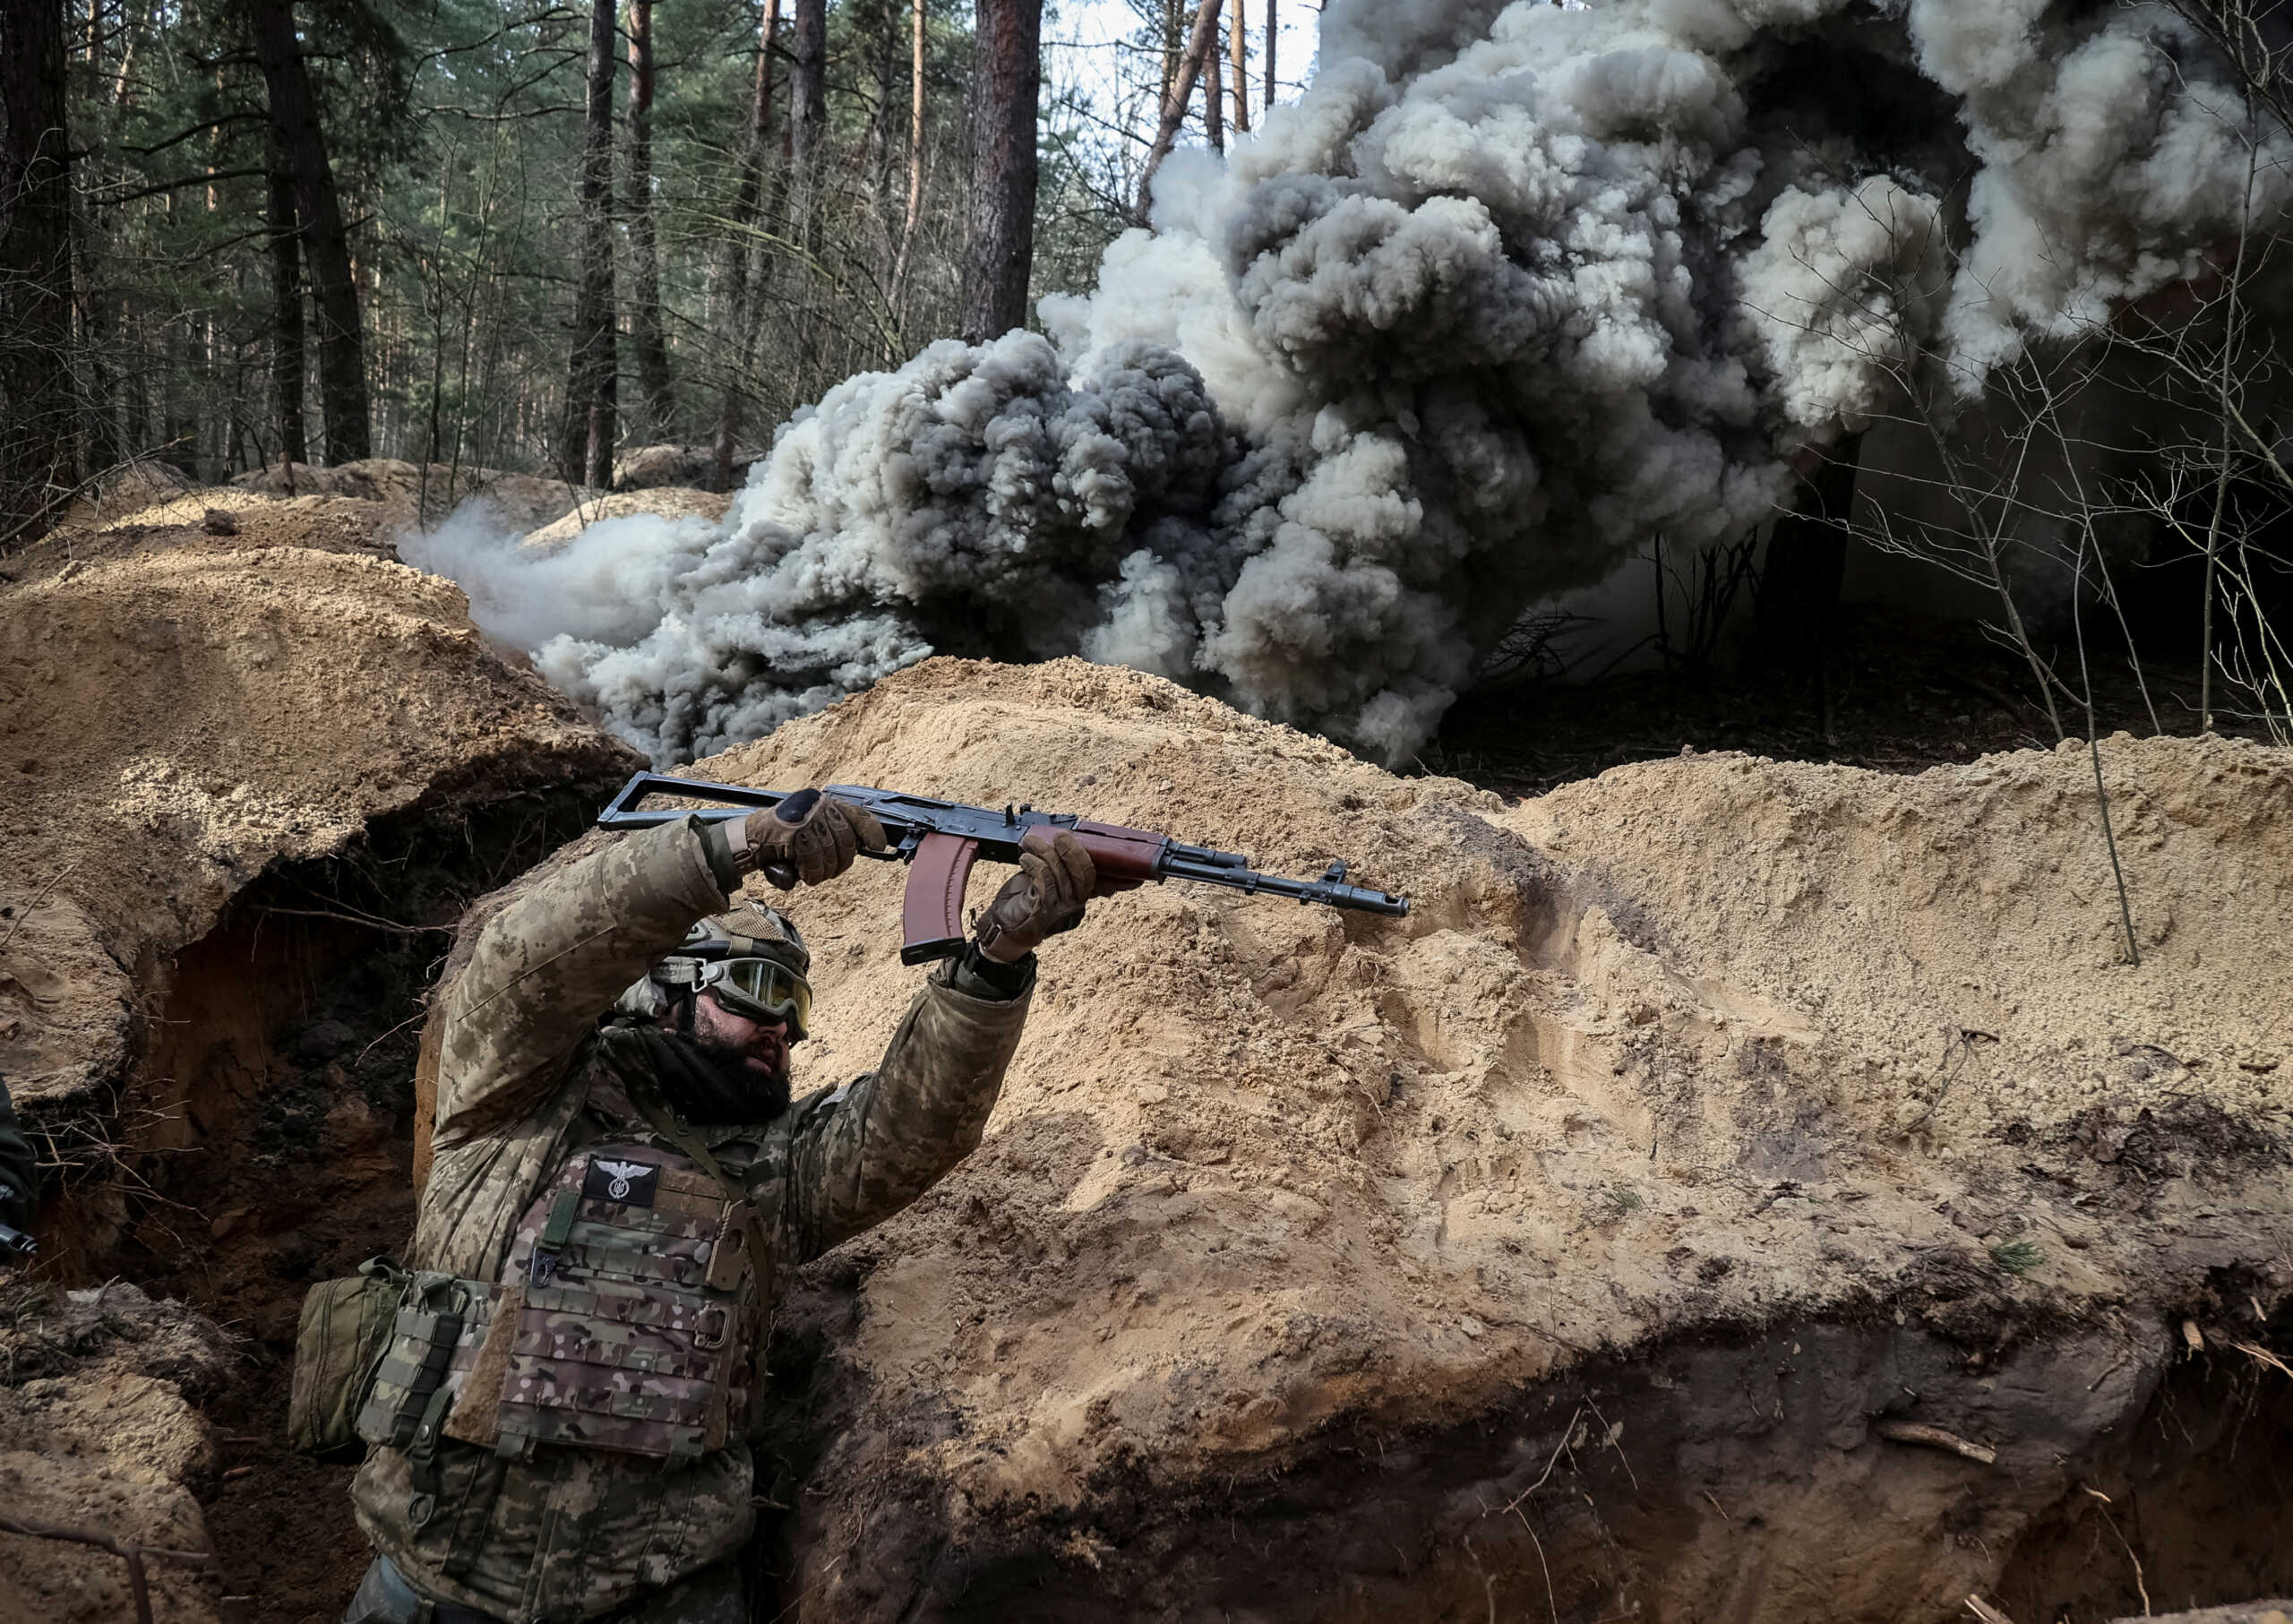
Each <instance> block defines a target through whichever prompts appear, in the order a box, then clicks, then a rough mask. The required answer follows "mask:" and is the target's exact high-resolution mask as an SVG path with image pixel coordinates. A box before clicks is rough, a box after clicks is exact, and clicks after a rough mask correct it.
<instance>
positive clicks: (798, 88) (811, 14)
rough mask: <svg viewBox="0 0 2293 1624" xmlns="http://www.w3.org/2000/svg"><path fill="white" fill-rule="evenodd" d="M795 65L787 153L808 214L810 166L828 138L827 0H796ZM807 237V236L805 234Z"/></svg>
mask: <svg viewBox="0 0 2293 1624" xmlns="http://www.w3.org/2000/svg"><path fill="white" fill-rule="evenodd" d="M794 21H795V37H794V39H793V40H791V42H790V44H791V46H792V47H793V51H792V54H793V55H794V57H795V59H796V60H795V65H794V69H793V70H792V73H791V76H790V79H789V82H788V134H789V142H790V148H789V150H790V155H791V156H792V157H793V158H794V159H795V164H796V186H797V191H798V193H799V194H800V196H801V197H802V198H803V202H801V203H800V204H799V207H800V208H801V209H802V211H803V213H804V215H805V216H806V217H807V218H809V216H810V215H811V213H812V199H811V193H812V190H813V188H812V178H813V176H812V168H813V166H814V165H815V164H816V163H818V162H819V161H820V146H821V143H822V142H825V141H826V140H827V139H828V0H796V11H795V18H794ZM806 240H807V241H809V240H810V237H809V236H807V238H806Z"/></svg>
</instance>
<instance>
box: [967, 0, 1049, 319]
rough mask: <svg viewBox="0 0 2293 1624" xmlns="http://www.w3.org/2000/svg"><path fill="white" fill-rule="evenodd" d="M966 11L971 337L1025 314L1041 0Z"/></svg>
mask: <svg viewBox="0 0 2293 1624" xmlns="http://www.w3.org/2000/svg"><path fill="white" fill-rule="evenodd" d="M973 14H974V19H975V22H974V28H975V33H974V37H973V43H972V53H973V65H972V80H971V185H972V193H971V220H970V242H969V246H968V249H967V251H966V254H965V265H964V269H965V278H964V305H963V322H962V331H963V336H964V338H965V339H966V340H968V341H969V342H971V343H974V344H978V343H983V342H985V341H986V340H987V339H992V338H998V337H1001V335H1002V334H1004V333H1006V332H1009V331H1010V330H1011V329H1012V328H1014V327H1019V326H1023V325H1025V324H1026V319H1027V275H1028V271H1030V269H1031V268H1032V266H1033V264H1034V261H1035V147H1036V141H1035V123H1036V116H1037V112H1038V104H1039V102H1040V100H1041V99H1042V92H1043V0H978V4H977V6H976V8H975V12H974V13H973Z"/></svg>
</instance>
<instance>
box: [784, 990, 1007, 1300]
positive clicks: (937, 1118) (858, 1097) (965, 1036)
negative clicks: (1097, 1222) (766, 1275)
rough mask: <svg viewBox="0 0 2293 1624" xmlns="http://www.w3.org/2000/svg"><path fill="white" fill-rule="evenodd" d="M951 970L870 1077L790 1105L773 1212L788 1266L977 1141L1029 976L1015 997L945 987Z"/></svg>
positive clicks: (879, 1217)
mask: <svg viewBox="0 0 2293 1624" xmlns="http://www.w3.org/2000/svg"><path fill="white" fill-rule="evenodd" d="M955 974H956V973H955V972H954V970H953V969H944V970H942V971H940V973H939V974H938V975H934V976H932V979H931V980H930V981H929V982H927V983H925V984H924V987H923V992H919V993H917V994H916V997H915V1002H914V1003H912V1004H910V1005H909V1006H908V1009H907V1018H906V1019H905V1020H903V1021H901V1022H900V1025H899V1030H898V1031H897V1032H895V1033H894V1034H892V1041H891V1044H890V1045H889V1047H888V1048H887V1049H886V1050H885V1051H884V1058H883V1063H882V1064H881V1065H880V1066H878V1067H877V1068H876V1070H875V1071H874V1072H873V1073H872V1074H871V1075H869V1076H867V1077H864V1078H861V1079H860V1080H859V1081H858V1082H856V1083H855V1084H854V1085H853V1086H852V1087H851V1088H850V1089H849V1090H847V1091H845V1092H844V1093H843V1095H842V1097H841V1098H838V1097H837V1096H835V1095H832V1094H820V1095H815V1096H812V1098H811V1099H808V1100H806V1101H804V1102H803V1104H801V1105H799V1106H797V1107H796V1111H797V1113H798V1120H797V1121H795V1122H794V1123H793V1124H791V1133H790V1146H789V1159H788V1173H789V1176H788V1181H787V1184H786V1187H785V1188H786V1195H785V1197H784V1198H783V1199H785V1201H786V1210H785V1211H784V1213H783V1216H782V1222H783V1224H784V1226H785V1228H786V1233H787V1237H788V1241H789V1243H790V1246H791V1250H792V1251H793V1254H794V1255H793V1256H792V1258H791V1259H790V1261H791V1262H792V1263H803V1262H809V1261H810V1260H811V1259H814V1258H817V1257H819V1256H820V1254H821V1253H822V1252H824V1251H826V1250H828V1249H829V1247H831V1246H834V1245H835V1244H836V1243H837V1242H839V1241H844V1240H847V1239H849V1238H850V1237H851V1236H853V1235H856V1234H858V1233H860V1232H861V1231H862V1230H863V1229H866V1228H868V1227H869V1226H871V1225H872V1224H880V1223H882V1222H883V1221H884V1220H885V1219H886V1218H889V1216H892V1214H894V1213H896V1212H897V1211H898V1210H899V1209H900V1208H901V1207H906V1205H907V1204H908V1203H909V1202H911V1201H913V1200H915V1198H916V1197H918V1196H920V1195H922V1194H923V1192H924V1191H925V1190H929V1189H930V1188H931V1187H932V1185H933V1184H935V1183H937V1182H938V1181H940V1178H941V1177H942V1176H943V1175H944V1174H945V1173H947V1172H948V1171H949V1169H950V1168H952V1167H953V1166H955V1164H957V1163H958V1162H960V1161H962V1160H963V1159H964V1158H965V1157H966V1156H969V1155H970V1154H971V1153H972V1149H973V1147H975V1146H976V1145H977V1144H978V1143H979V1139H980V1135H981V1133H982V1132H983V1131H984V1130H985V1129H986V1127H987V1113H989V1112H990V1111H991V1110H992V1109H993V1108H994V1105H995V1096H996V1094H997V1093H998V1092H999V1091H1000V1090H1001V1087H1002V1086H1003V1071H1004V1069H1005V1068H1006V1067H1008V1066H1009V1064H1010V1063H1011V1053H1012V1051H1013V1050H1015V1049H1017V1048H1018V1046H1019V1028H1020V1027H1021V1026H1022V1025H1024V1024H1025V1023H1026V1018H1027V1001H1028V999H1029V998H1030V997H1031V996H1032V994H1033V992H1034V976H1033V975H1032V974H1030V975H1028V976H1027V977H1026V982H1025V983H1024V984H1022V985H1021V986H1019V987H1018V990H1017V992H1016V993H1015V994H1014V995H1011V996H981V995H979V993H978V992H971V991H962V990H958V986H957V985H955V984H951V983H952V982H953V981H954V979H955Z"/></svg>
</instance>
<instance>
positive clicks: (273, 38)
mask: <svg viewBox="0 0 2293 1624" xmlns="http://www.w3.org/2000/svg"><path fill="white" fill-rule="evenodd" d="M249 13H250V21H252V22H253V28H254V43H255V57H256V60H257V61H258V62H260V63H261V64H262V82H263V88H264V90H265V91H266V93H267V94H268V96H269V98H270V102H271V131H272V134H273V137H274V139H275V140H276V141H277V142H278V150H279V152H280V153H281V154H282V155H283V157H284V159H285V162H286V167H287V168H288V173H289V174H291V175H292V176H293V177H294V193H295V214H296V226H297V230H298V240H299V243H300V245H301V249H302V256H303V260H304V262H305V264H306V265H307V266H308V268H309V271H310V283H311V305H312V311H313V315H314V316H315V317H316V318H317V319H316V322H315V325H316V326H317V328H318V339H319V406H320V409H321V411H322V413H323V415H324V417H325V419H326V460H328V461H329V462H331V463H332V462H355V461H356V460H359V459H361V458H364V457H368V456H372V455H373V454H374V453H373V451H372V449H371V446H372V440H371V429H370V427H369V423H368V417H367V407H366V346H365V334H364V329H363V328H362V327H361V325H360V322H359V314H358V282H357V279H356V274H355V272H354V271H353V270H352V267H351V262H350V238H349V234H348V232H347V231H346V230H345V229H344V228H343V224H342V205H341V202H340V200H339V198H338V197H337V196H336V194H335V189H334V168H333V166H332V165H331V164H330V163H329V162H328V161H327V150H326V136H325V133H324V132H323V131H322V129H321V128H320V126H319V117H318V107H317V104H316V99H315V98H313V96H312V94H311V76H310V70H309V67H308V65H307V64H305V62H304V60H303V47H302V43H301V41H300V40H299V39H296V33H295V7H294V0H249Z"/></svg>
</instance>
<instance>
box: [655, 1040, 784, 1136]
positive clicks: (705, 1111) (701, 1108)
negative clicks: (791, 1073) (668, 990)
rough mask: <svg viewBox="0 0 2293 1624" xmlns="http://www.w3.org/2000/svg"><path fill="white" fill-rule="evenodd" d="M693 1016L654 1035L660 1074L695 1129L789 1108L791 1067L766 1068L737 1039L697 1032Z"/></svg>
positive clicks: (664, 1087) (763, 1119)
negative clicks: (730, 1041)
mask: <svg viewBox="0 0 2293 1624" xmlns="http://www.w3.org/2000/svg"><path fill="white" fill-rule="evenodd" d="M690 1021H691V1018H690V1017H689V1016H688V1017H687V1018H686V1020H685V1021H684V1022H683V1023H680V1024H679V1025H678V1026H675V1027H656V1028H654V1030H653V1034H652V1038H653V1041H652V1044H650V1045H649V1046H650V1047H651V1048H652V1049H653V1051H654V1061H655V1074H656V1075H657V1077H658V1078H659V1079H660V1083H661V1092H662V1093H663V1094H664V1095H666V1096H667V1097H668V1102H669V1104H672V1105H674V1106H675V1107H676V1109H677V1114H678V1115H680V1116H682V1117H683V1118H684V1120H685V1121H688V1122H691V1124H692V1125H693V1126H694V1127H696V1128H726V1127H731V1126H733V1125H734V1124H735V1123H739V1122H769V1121H771V1120H772V1119H773V1118H775V1117H777V1116H778V1115H779V1114H780V1113H782V1112H784V1111H786V1110H787V1109H788V1098H789V1082H788V1068H787V1066H786V1064H785V1063H784V1064H782V1065H778V1066H775V1067H773V1068H771V1069H770V1070H767V1069H765V1068H764V1067H762V1066H759V1065H757V1064H755V1063H754V1062H753V1061H751V1059H750V1058H749V1054H748V1052H747V1051H746V1050H744V1049H743V1048H741V1047H740V1046H739V1045H737V1044H727V1043H720V1042H717V1041H716V1040H715V1039H712V1038H707V1037H703V1036H701V1035H700V1034H698V1033H696V1032H694V1031H693V1030H692V1028H691V1024H690Z"/></svg>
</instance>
